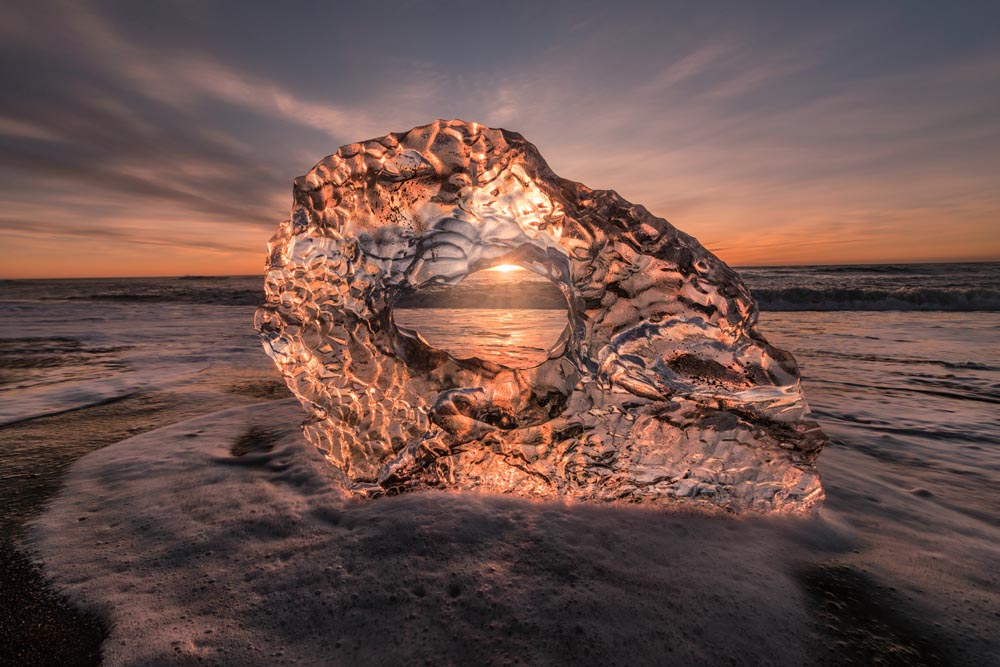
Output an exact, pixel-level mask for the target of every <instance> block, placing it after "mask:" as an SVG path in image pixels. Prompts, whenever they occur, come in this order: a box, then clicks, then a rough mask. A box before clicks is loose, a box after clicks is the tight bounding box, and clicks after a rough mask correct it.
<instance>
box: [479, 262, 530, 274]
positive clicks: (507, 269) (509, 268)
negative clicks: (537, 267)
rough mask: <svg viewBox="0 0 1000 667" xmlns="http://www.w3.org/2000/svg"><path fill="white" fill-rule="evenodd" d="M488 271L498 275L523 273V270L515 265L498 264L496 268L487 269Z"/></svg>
mask: <svg viewBox="0 0 1000 667" xmlns="http://www.w3.org/2000/svg"><path fill="white" fill-rule="evenodd" d="M487 270H488V271H499V272H500V273H510V272H511V271H524V269H523V268H521V267H520V266H518V265H517V264H498V265H497V266H494V267H491V268H489V269H487Z"/></svg>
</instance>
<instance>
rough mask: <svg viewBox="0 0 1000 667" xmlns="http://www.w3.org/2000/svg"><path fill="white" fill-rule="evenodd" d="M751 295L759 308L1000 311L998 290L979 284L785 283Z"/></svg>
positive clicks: (756, 291)
mask: <svg viewBox="0 0 1000 667" xmlns="http://www.w3.org/2000/svg"><path fill="white" fill-rule="evenodd" d="M753 295H754V297H755V298H756V299H757V303H758V304H759V306H760V309H761V310H927V311H930V310H938V311H941V310H944V311H954V312H970V311H989V312H997V311H1000V291H997V290H992V289H982V288H969V289H934V288H926V287H906V288H896V289H859V288H842V287H826V288H812V287H786V288H779V289H768V288H763V289H756V290H753Z"/></svg>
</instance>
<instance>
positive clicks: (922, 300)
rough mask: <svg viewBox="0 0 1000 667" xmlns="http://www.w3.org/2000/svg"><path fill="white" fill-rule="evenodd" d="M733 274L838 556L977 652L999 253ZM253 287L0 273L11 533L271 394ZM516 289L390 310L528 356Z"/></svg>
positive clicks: (989, 542)
mask: <svg viewBox="0 0 1000 667" xmlns="http://www.w3.org/2000/svg"><path fill="white" fill-rule="evenodd" d="M740 272H741V274H742V275H743V277H744V279H745V281H746V282H747V284H748V285H749V287H750V288H751V291H752V292H753V294H754V295H755V296H756V298H757V299H758V300H759V302H760V306H761V311H762V312H761V315H760V328H761V330H762V332H763V333H764V335H765V336H766V337H767V338H768V339H769V340H770V341H771V342H772V343H774V344H776V345H777V346H779V347H781V348H784V349H787V350H790V351H791V352H793V354H794V355H795V357H796V359H797V360H798V361H799V364H800V367H801V371H802V377H803V384H804V387H805V395H806V398H807V400H808V402H809V404H810V406H811V408H812V411H813V415H814V417H815V418H816V419H817V420H818V421H819V422H820V424H821V426H822V427H823V429H824V430H825V431H826V432H827V434H828V435H829V436H830V437H831V442H830V444H829V446H828V447H827V449H826V450H824V452H823V454H822V455H821V456H820V459H819V468H820V472H821V474H822V475H823V478H824V486H825V487H826V490H827V494H828V498H827V502H826V506H825V509H824V516H825V517H827V519H826V520H827V521H828V522H831V523H833V524H837V525H846V526H849V527H850V530H852V531H856V534H857V536H858V538H857V539H858V547H857V549H856V550H855V551H853V552H851V554H849V555H848V556H844V557H843V558H847V559H848V560H850V559H853V560H851V567H852V568H855V569H857V571H859V572H862V573H863V576H864V577H871V578H874V580H876V581H878V582H880V583H879V586H880V588H879V590H884V591H889V590H898V591H903V592H905V595H906V596H909V597H907V598H906V600H908V601H906V602H904V604H903V609H904V611H899V612H894V613H900V614H904V615H906V616H907V618H910V617H913V618H916V617H919V616H929V617H932V618H934V619H935V621H934V626H929V627H930V630H928V632H932V633H937V634H936V635H935V636H936V637H937V638H938V639H937V640H935V641H938V640H940V641H941V642H944V643H943V646H945V647H948V646H950V647H951V648H949V649H948V650H950V651H952V653H951V655H954V656H958V658H957V659H956V660H957V662H959V663H963V662H967V664H976V656H983V655H987V656H988V655H991V653H990V652H993V653H992V655H996V651H997V650H998V649H997V643H996V633H995V632H994V630H995V629H996V626H997V619H996V617H995V610H996V608H997V604H996V603H997V601H998V599H1000V592H998V589H1000V586H998V580H997V575H996V563H997V562H998V557H1000V553H998V551H1000V547H998V544H1000V516H998V511H997V504H996V489H997V488H1000V422H998V419H997V416H998V414H1000V412H998V404H1000V334H998V332H1000V263H979V264H928V265H878V266H806V267H753V268H746V269H741V270H740ZM477 276H479V277H478V278H477V280H480V281H485V282H484V283H482V284H480V287H483V286H484V285H485V286H486V287H489V285H490V284H493V286H494V287H496V286H497V285H502V284H503V281H509V280H510V279H511V277H510V276H503V275H497V276H486V277H483V276H482V274H477ZM470 280H471V279H470ZM469 284H470V285H472V286H475V281H472V283H469ZM466 287H467V288H468V287H469V285H466ZM262 288H263V278H262V277H261V276H238V277H187V278H153V279H147V278H136V279H100V280H94V279H81V280H24V281H3V282H0V313H2V315H3V318H4V322H5V325H6V326H5V327H4V329H3V332H2V334H0V485H2V486H0V501H3V502H2V503H0V505H2V506H3V509H2V510H0V526H2V527H4V529H5V530H8V531H15V529H17V530H19V527H20V526H21V525H22V524H23V521H24V519H25V518H27V517H32V516H34V515H35V514H36V513H37V511H38V510H39V508H40V505H39V503H40V502H41V501H43V500H45V499H47V498H49V497H51V495H52V493H54V491H55V490H56V489H57V488H58V486H59V484H60V479H61V477H60V476H61V474H62V471H63V470H65V469H66V467H67V466H69V465H70V464H71V463H72V462H73V460H75V459H76V458H78V457H79V456H81V455H83V454H85V453H86V452H88V451H91V450H93V449H95V448H98V447H101V446H103V445H106V444H110V443H111V442H115V441H117V440H122V439H124V438H127V437H130V436H133V435H136V434H139V433H143V432H147V431H150V430H153V429H159V428H162V427H164V426H167V425H168V424H171V423H173V422H179V421H181V420H184V419H188V418H191V417H196V416H198V415H204V414H208V413H210V412H213V411H217V410H222V409H224V408H231V407H233V406H241V405H253V404H255V403H257V402H260V401H263V400H272V399H275V398H282V397H287V396H288V393H287V391H286V390H285V389H284V388H283V386H282V385H281V384H280V382H279V380H278V375H277V372H276V371H275V370H274V368H273V366H272V365H271V362H270V360H269V359H268V358H267V357H266V356H265V354H264V352H263V350H262V349H261V346H260V343H259V341H258V340H257V337H256V334H255V332H254V330H253V326H252V321H253V312H254V309H255V307H256V306H257V305H258V304H259V302H260V301H261V294H262ZM528 291H529V292H531V290H528ZM531 293H532V294H535V296H533V297H532V299H531V303H529V304H524V303H521V304H520V306H521V307H514V308H478V309H476V308H467V307H466V308H462V307H459V308H454V307H451V308H435V307H433V306H434V303H432V302H423V303H421V302H416V303H410V304H408V307H406V308H401V309H399V311H400V312H399V313H397V324H400V325H401V326H407V327H408V328H415V329H417V330H418V331H419V332H420V333H421V334H422V335H424V336H425V338H427V339H428V340H430V341H432V342H436V341H440V344H442V345H444V344H445V342H447V341H449V340H451V339H455V338H458V337H460V338H461V339H462V341H464V342H463V343H462V345H464V347H461V346H460V347H459V348H458V349H457V351H456V350H452V352H453V353H455V354H457V355H459V356H463V355H467V356H474V355H475V356H487V357H488V356H489V355H494V357H493V358H495V359H497V360H500V361H503V362H504V363H510V364H512V365H518V364H521V365H531V364H532V363H537V360H538V359H539V356H538V355H544V354H545V353H546V350H547V349H548V348H549V347H550V346H551V344H552V343H553V342H554V339H555V338H558V335H559V333H560V332H561V330H562V327H563V326H565V314H564V313H562V312H560V311H559V310H558V309H556V308H553V307H550V306H546V304H550V303H551V302H549V301H546V300H545V299H546V298H547V297H539V296H537V294H536V292H531ZM449 305H450V306H454V305H455V303H451V304H449ZM459 305H462V304H461V303H460V304H459ZM466 305H467V304H466ZM486 305H491V306H493V305H496V303H489V304H486ZM507 305H510V306H518V305H519V304H517V303H510V304H507ZM525 305H528V306H530V307H524V306H525ZM538 306H541V307H538ZM402 311H406V312H402ZM526 323H530V325H529V326H526ZM458 334H461V336H458ZM290 426H291V427H294V424H291V425H290ZM831 517H832V518H831ZM0 546H2V545H0ZM5 548H6V547H5ZM852 571H854V570H852ZM838 572H839V571H838ZM850 576H854V575H850ZM859 576H860V575H859ZM889 594H890V593H886V595H889ZM899 595H903V593H899ZM918 602H919V604H918ZM851 613H854V612H853V611H852V612H851ZM883 620H884V619H883ZM914 622H915V623H916V622H917V621H914Z"/></svg>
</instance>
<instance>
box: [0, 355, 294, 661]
mask: <svg viewBox="0 0 1000 667" xmlns="http://www.w3.org/2000/svg"><path fill="white" fill-rule="evenodd" d="M287 395H288V392H287V389H285V387H284V386H283V385H282V384H280V383H279V382H277V381H275V380H273V379H272V378H269V377H261V376H259V375H257V374H247V376H246V377H241V374H235V375H234V374H233V373H232V372H230V377H229V384H228V385H226V384H225V380H224V381H223V384H222V385H220V386H218V387H217V388H216V390H215V391H202V392H198V393H183V392H159V393H155V392H153V393H140V394H134V395H128V396H124V397H121V398H115V399H112V400H109V401H107V402H105V403H102V404H99V405H93V406H89V407H85V408H80V409H76V410H68V411H66V412H61V413H58V414H54V415H46V416H42V417H37V418H34V419H27V420H23V421H19V422H17V423H14V424H6V425H3V426H0V452H2V453H3V454H2V455H0V646H2V647H4V648H3V651H2V653H3V656H0V664H4V665H5V664H11V665H18V666H24V667H31V666H43V665H53V666H55V665H59V666H68V665H80V666H87V665H98V664H100V647H101V642H102V641H104V639H105V637H106V635H107V627H106V623H105V622H103V621H102V620H101V619H100V618H98V617H97V616H95V615H94V614H89V613H85V612H83V611H81V610H80V609H79V608H78V607H77V606H74V605H73V604H72V603H70V602H69V601H67V600H66V598H65V597H64V596H62V595H59V594H58V593H56V592H55V591H54V590H53V589H52V587H51V586H50V585H49V584H48V582H47V581H46V578H45V576H44V574H43V573H42V571H41V568H40V567H39V565H38V563H37V562H36V561H35V560H34V559H33V558H32V557H31V555H30V553H29V551H28V550H27V549H26V548H25V546H24V538H25V524H26V522H28V521H30V520H32V519H34V518H36V517H37V516H38V515H39V513H40V512H41V511H42V510H43V509H44V507H45V505H46V503H48V502H49V500H50V499H51V498H52V496H53V495H54V494H55V493H56V492H57V491H58V490H59V487H60V486H61V484H62V481H63V478H64V475H65V473H66V470H67V468H68V467H69V466H70V465H71V464H72V463H73V462H74V461H76V460H77V459H79V458H80V457H81V456H83V455H85V454H87V453H89V452H92V451H94V450H97V449H100V448H102V447H105V446H107V445H110V444H112V443H115V442H119V441H121V440H125V439H127V438H130V437H132V436H135V435H138V434H141V433H146V432H148V431H153V430H155V429H158V428H161V427H163V426H166V425H169V424H172V423H176V422H178V421H183V420H185V419H188V418H191V417H194V416H197V415H201V414H205V413H206V412H212V411H215V410H220V409H223V408H226V407H230V406H233V405H246V404H248V403H254V402H258V401H260V400H267V399H274V398H278V397H281V396H287ZM8 661H9V662H8Z"/></svg>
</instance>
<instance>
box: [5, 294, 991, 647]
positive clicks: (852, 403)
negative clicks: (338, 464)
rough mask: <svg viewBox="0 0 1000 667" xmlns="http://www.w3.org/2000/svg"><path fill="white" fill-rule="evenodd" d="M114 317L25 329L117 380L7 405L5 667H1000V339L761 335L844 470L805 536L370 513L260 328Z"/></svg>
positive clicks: (417, 498) (851, 319) (693, 524)
mask: <svg viewBox="0 0 1000 667" xmlns="http://www.w3.org/2000/svg"><path fill="white" fill-rule="evenodd" d="M150 289H152V288H150ZM100 306H101V308H100V309H98V310H95V309H94V307H93V304H92V303H79V302H76V301H65V302H48V301H38V302H28V301H23V302H18V303H17V304H13V305H11V304H8V305H7V306H5V307H6V308H7V309H8V310H9V311H11V312H9V313H8V320H9V321H15V322H16V323H17V325H16V328H17V329H18V330H19V339H22V340H23V339H25V338H26V337H27V338H28V339H29V340H31V341H32V342H30V343H29V345H30V350H31V352H32V354H33V355H35V356H36V357H40V356H41V357H44V356H45V354H43V352H44V350H45V349H46V348H45V346H46V345H49V344H50V343H47V342H46V340H47V337H49V338H51V337H71V338H74V339H77V340H80V341H81V348H82V349H91V350H107V349H112V348H113V349H117V350H119V351H118V352H116V353H114V355H115V356H114V359H113V360H112V361H113V363H104V362H101V363H89V361H88V359H87V358H79V359H78V358H74V357H73V356H72V355H71V356H70V357H68V361H67V362H66V364H67V365H64V366H61V367H59V366H56V367H46V368H45V369H38V372H37V373H33V372H32V371H31V370H30V369H29V370H28V371H23V375H22V379H20V380H17V379H15V381H13V382H11V381H7V383H6V384H5V385H3V386H0V391H3V392H6V396H7V397H13V398H14V400H8V401H7V403H6V404H5V409H7V410H13V409H19V410H22V411H23V412H25V414H26V417H25V418H24V419H20V420H12V421H10V422H9V423H7V424H6V425H3V426H0V445H2V447H0V452H2V454H0V474H2V476H3V479H4V484H3V486H2V488H0V493H2V494H3V498H2V500H3V505H2V507H3V514H2V516H0V520H2V522H3V534H4V546H3V549H4V551H3V558H4V560H5V563H8V564H9V566H8V567H5V568H4V569H3V570H2V574H0V576H2V577H3V580H2V587H0V591H2V595H0V598H2V603H0V605H2V607H0V612H2V617H0V621H2V632H3V633H4V634H3V637H2V638H0V639H2V640H3V642H4V644H3V645H5V646H9V647H11V648H12V651H11V652H8V653H7V654H4V655H3V656H2V659H3V660H6V661H7V663H5V664H16V665H22V664H28V665H32V664H33V665H52V664H59V665H63V664H83V665H87V664H90V665H93V664H98V663H97V660H98V651H100V655H101V656H103V663H101V664H105V665H118V664H127V665H135V664H148V665H160V664H219V665H228V664H267V665H270V664H317V663H322V664H398V663H399V662H428V663H430V664H468V663H469V662H474V663H477V664H508V663H509V664H515V663H517V664H595V663H598V664H615V663H617V664H663V663H664V662H666V663H668V664H670V663H673V664H678V663H691V662H695V663H701V664H776V665H792V664H819V665H842V664H857V665H864V664H886V665H941V664H944V665H977V666H978V665H984V664H996V663H997V662H1000V645H998V644H1000V643H998V641H997V637H998V636H1000V616H997V614H996V609H997V606H998V603H1000V582H998V578H997V575H996V572H995V567H994V565H995V563H996V562H997V558H998V555H1000V547H998V544H1000V541H998V537H1000V535H998V523H997V517H996V508H995V503H994V500H995V488H996V484H997V473H998V471H1000V464H998V461H997V458H996V457H997V451H998V449H997V447H998V441H997V432H996V428H995V420H994V419H993V412H994V410H993V408H994V407H995V405H996V392H995V388H996V386H997V381H998V379H997V375H996V374H997V372H998V370H997V369H998V368H1000V362H998V360H997V359H996V358H995V344H994V343H995V331H996V327H997V326H998V324H1000V323H998V322H997V315H996V314H995V313H989V312H986V313H951V314H949V313H940V312H937V313H935V312H928V313H917V312H913V313H906V312H870V313H858V312H853V313H850V314H845V313H843V312H826V313H824V312H809V313H780V312H767V313H764V314H762V322H763V329H764V332H765V334H766V335H767V336H768V337H769V338H770V339H771V340H772V341H773V342H775V343H776V344H778V345H779V346H781V347H785V348H788V349H791V350H792V351H793V352H794V353H795V354H796V357H797V358H798V360H799V362H800V364H801V366H802V369H803V377H804V383H805V388H806V395H807V397H808V399H809V401H810V404H811V406H812V408H813V411H814V413H815V415H816V417H817V419H819V420H820V422H821V423H822V424H823V427H824V429H825V430H826V431H827V432H828V433H829V435H830V436H831V440H832V441H831V444H830V445H829V447H828V448H827V449H826V450H824V452H823V455H822V456H821V457H820V460H819V467H820V472H821V474H822V475H823V479H824V486H825V488H826V491H827V501H826V504H825V506H824V509H823V510H822V512H821V514H820V516H819V517H818V518H816V519H806V520H784V519H775V518H764V517H745V518H725V517H706V516H701V515H676V514H666V513H661V512H655V511H651V510H649V509H646V508H643V507H635V506H598V505H588V504H567V503H559V502H556V503H537V502H530V501H525V500H521V499H517V498H510V497H491V496H479V495H476V494H456V493H443V492H431V493H419V494H411V495H404V496H400V497H395V498H385V499H380V500H377V501H374V502H368V503H357V502H352V501H348V500H346V499H345V498H344V496H343V493H342V492H341V491H340V490H339V489H338V486H337V484H336V482H335V480H334V478H333V476H332V475H331V470H330V467H329V465H328V464H327V463H326V462H325V461H323V460H322V457H321V456H320V454H319V453H318V452H317V451H316V450H314V449H313V448H312V447H311V446H309V445H308V444H307V443H305V442H304V441H303V440H302V438H301V436H300V435H299V434H298V432H297V428H296V425H297V424H298V423H299V421H300V420H301V419H302V412H301V408H300V407H299V406H298V405H297V404H296V403H295V401H294V400H290V399H285V398H284V397H286V396H288V394H287V391H286V390H285V388H284V387H283V386H282V385H281V384H280V383H279V382H278V381H277V378H276V377H275V376H274V374H273V371H272V370H271V367H270V362H269V360H268V359H267V358H266V357H265V355H264V354H263V353H262V352H261V351H260V349H259V343H258V342H257V340H256V338H255V336H254V334H253V332H252V329H251V328H250V326H249V321H250V316H251V313H252V308H251V307H247V306H229V305H218V306H217V305H213V304H200V303H195V304H192V303H177V304H174V303H170V302H167V303H156V302H155V301H153V302H146V303H132V302H128V301H125V300H118V301H115V302H100ZM95 313H100V317H101V319H100V320H99V321H96V322H94V323H93V324H92V325H87V326H86V327H84V328H82V329H81V328H80V324H79V323H80V322H86V321H87V318H88V317H89V318H93V317H94V316H95ZM74 329H75V332H74ZM42 334H45V335H44V336H43V335H42ZM991 341H992V342H991ZM52 345H54V346H55V347H54V348H53V349H55V348H58V349H62V348H63V347H65V343H58V342H57V343H54V344H52ZM60 346H61V347H60ZM88 346H89V347H88ZM15 354H16V352H15ZM95 354H98V353H97V352H95ZM100 354H104V353H100ZM77 356H79V355H77ZM84 356H86V355H84ZM25 378H27V379H25ZM53 380H58V381H53ZM31 383H34V384H31ZM70 399H71V400H73V401H76V404H73V403H72V402H69V403H67V401H68V400H70ZM60 406H63V407H65V408H67V409H63V410H60V409H59V407H60ZM209 631H210V632H209ZM102 639H104V641H103V644H102ZM220 649H221V650H220ZM8 656H11V657H8Z"/></svg>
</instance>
